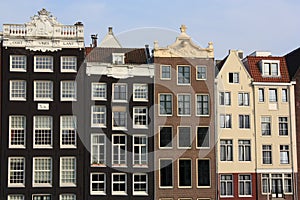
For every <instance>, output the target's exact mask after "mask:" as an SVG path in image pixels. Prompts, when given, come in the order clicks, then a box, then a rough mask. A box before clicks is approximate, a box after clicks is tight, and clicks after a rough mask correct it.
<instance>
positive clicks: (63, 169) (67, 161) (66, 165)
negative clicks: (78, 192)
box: [59, 157, 77, 187]
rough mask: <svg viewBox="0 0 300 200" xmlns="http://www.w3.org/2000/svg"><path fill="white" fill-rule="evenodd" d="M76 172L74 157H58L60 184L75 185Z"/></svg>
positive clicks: (64, 185) (63, 185)
mask: <svg viewBox="0 0 300 200" xmlns="http://www.w3.org/2000/svg"><path fill="white" fill-rule="evenodd" d="M76 174H77V172H76V158H75V157H60V181H59V183H60V186H61V187H75V186H76Z"/></svg>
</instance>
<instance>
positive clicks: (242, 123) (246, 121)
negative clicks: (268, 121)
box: [239, 115, 250, 129]
mask: <svg viewBox="0 0 300 200" xmlns="http://www.w3.org/2000/svg"><path fill="white" fill-rule="evenodd" d="M239 127H240V128H243V129H249V128H250V116H249V115H239Z"/></svg>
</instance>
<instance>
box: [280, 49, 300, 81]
mask: <svg viewBox="0 0 300 200" xmlns="http://www.w3.org/2000/svg"><path fill="white" fill-rule="evenodd" d="M284 57H285V59H286V64H287V68H288V71H289V74H290V78H291V79H293V78H294V77H295V75H296V74H297V72H298V71H299V68H300V48H298V49H295V50H294V51H292V52H290V53H288V54H286V55H285V56H284Z"/></svg>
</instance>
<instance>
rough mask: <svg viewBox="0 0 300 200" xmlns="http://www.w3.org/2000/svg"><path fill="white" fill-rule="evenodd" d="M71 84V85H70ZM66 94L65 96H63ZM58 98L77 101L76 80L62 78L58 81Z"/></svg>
mask: <svg viewBox="0 0 300 200" xmlns="http://www.w3.org/2000/svg"><path fill="white" fill-rule="evenodd" d="M70 86H71V87H70ZM65 96H67V97H65ZM60 100H61V101H77V82H76V81H74V80H68V81H67V80H64V81H61V82H60Z"/></svg>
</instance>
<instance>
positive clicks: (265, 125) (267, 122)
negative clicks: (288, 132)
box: [261, 117, 271, 135]
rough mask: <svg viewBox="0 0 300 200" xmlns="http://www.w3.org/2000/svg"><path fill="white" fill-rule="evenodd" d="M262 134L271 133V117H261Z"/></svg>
mask: <svg viewBox="0 0 300 200" xmlns="http://www.w3.org/2000/svg"><path fill="white" fill-rule="evenodd" d="M261 133H262V135H271V117H261Z"/></svg>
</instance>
